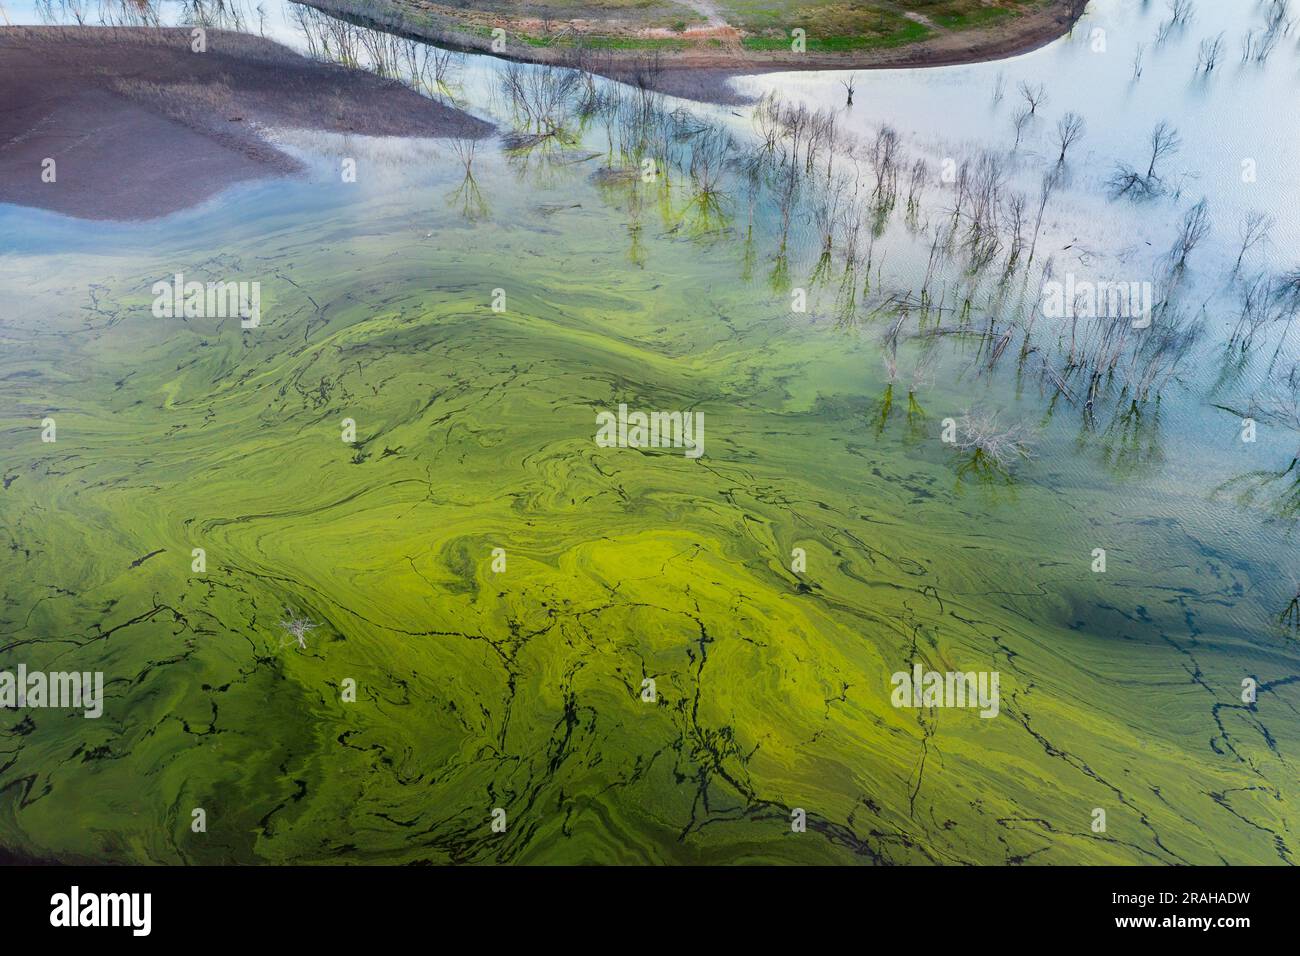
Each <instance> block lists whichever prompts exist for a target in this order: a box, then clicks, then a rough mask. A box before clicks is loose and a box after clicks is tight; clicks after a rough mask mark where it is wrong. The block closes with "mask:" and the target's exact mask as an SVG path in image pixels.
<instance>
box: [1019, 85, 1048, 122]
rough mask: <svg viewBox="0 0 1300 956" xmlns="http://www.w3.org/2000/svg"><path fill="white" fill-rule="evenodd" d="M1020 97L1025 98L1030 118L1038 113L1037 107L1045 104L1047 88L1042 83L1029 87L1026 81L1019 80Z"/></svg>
mask: <svg viewBox="0 0 1300 956" xmlns="http://www.w3.org/2000/svg"><path fill="white" fill-rule="evenodd" d="M1020 95H1021V96H1023V97H1024V98H1025V104H1026V105H1027V106H1028V107H1029V113H1030V115H1031V116H1032V115H1033V114H1034V113H1037V112H1038V107H1040V106H1042V105H1043V104H1044V103H1046V102H1047V87H1046V86H1044V85H1043V84H1042V83H1039V84H1038V85H1037V86H1031V85H1030V84H1029V81H1028V80H1021V81H1020Z"/></svg>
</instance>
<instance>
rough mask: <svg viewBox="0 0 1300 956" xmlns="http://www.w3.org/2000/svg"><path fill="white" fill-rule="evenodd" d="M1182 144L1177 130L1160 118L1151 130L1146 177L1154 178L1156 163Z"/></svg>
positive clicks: (1171, 153)
mask: <svg viewBox="0 0 1300 956" xmlns="http://www.w3.org/2000/svg"><path fill="white" fill-rule="evenodd" d="M1182 145H1183V140H1182V137H1180V136H1179V135H1178V130H1176V129H1175V128H1174V127H1172V126H1170V125H1169V123H1168V121H1166V120H1161V121H1160V122H1159V123H1157V124H1156V127H1155V129H1153V130H1152V131H1151V161H1150V162H1149V163H1148V164H1147V178H1148V179H1152V178H1155V176H1156V164H1157V163H1158V162H1160V161H1161V160H1162V159H1164V158H1165V157H1166V156H1172V155H1173V154H1174V153H1176V152H1178V150H1179V149H1181V148H1182Z"/></svg>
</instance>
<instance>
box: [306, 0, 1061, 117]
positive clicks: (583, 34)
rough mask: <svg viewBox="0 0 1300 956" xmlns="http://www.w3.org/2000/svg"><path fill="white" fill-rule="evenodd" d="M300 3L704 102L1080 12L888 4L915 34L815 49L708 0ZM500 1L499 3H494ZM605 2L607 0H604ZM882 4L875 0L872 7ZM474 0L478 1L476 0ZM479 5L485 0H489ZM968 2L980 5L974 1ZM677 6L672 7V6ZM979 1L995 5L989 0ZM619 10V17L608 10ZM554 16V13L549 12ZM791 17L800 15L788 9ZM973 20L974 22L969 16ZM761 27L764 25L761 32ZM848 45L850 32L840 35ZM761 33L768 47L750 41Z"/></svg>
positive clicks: (1041, 6) (1057, 33) (943, 49)
mask: <svg viewBox="0 0 1300 956" xmlns="http://www.w3.org/2000/svg"><path fill="white" fill-rule="evenodd" d="M298 2H300V3H303V4H304V5H306V6H311V7H315V8H317V9H319V10H322V11H325V12H326V13H329V14H332V15H334V16H337V17H340V18H342V19H345V20H349V21H351V22H354V23H359V24H363V25H368V26H375V27H378V28H380V29H384V30H388V31H390V32H393V33H397V34H400V35H404V36H409V37H415V38H419V39H425V40H430V41H432V42H435V43H438V44H441V45H443V46H450V47H454V48H458V49H464V50H472V51H475V52H480V53H493V52H495V53H496V54H497V55H500V56H503V57H506V58H509V59H516V60H524V61H527V62H534V63H557V64H562V65H568V66H578V67H581V68H583V69H587V70H590V71H592V72H595V73H601V74H604V75H606V76H610V77H613V78H614V79H622V80H627V81H629V82H637V83H641V84H643V85H647V86H651V87H653V88H655V89H658V90H661V91H662V92H665V93H670V94H672V95H675V96H684V97H687V98H691V99H699V100H706V101H712V102H742V100H740V99H738V98H737V97H736V95H735V94H734V93H732V92H731V91H730V90H729V88H728V87H727V84H726V79H727V78H729V77H731V76H739V75H742V74H747V73H764V72H771V71H774V70H869V69H889V68H898V67H926V66H951V65H954V64H959V63H975V62H982V61H986V60H996V59H1001V58H1003V57H1008V56H1016V55H1018V54H1021V53H1027V52H1029V51H1031V50H1035V49H1037V48H1038V47H1041V46H1045V45H1046V44H1048V43H1050V42H1052V41H1053V40H1056V39H1058V38H1059V37H1061V36H1064V35H1065V34H1066V33H1068V32H1069V31H1070V29H1071V28H1072V27H1073V25H1074V23H1075V21H1077V20H1078V19H1079V17H1080V16H1082V14H1083V10H1084V7H1085V6H1086V3H1085V2H1084V0H1014V2H1013V0H1006V2H1013V5H1012V6H1009V7H1004V8H997V9H998V11H999V12H1002V13H1004V14H1005V15H1002V16H999V17H997V18H993V19H990V20H989V21H988V23H987V24H986V25H983V26H979V25H975V26H963V27H960V28H956V27H947V26H944V25H943V22H941V21H938V20H932V19H930V18H929V17H927V16H925V15H924V14H922V13H914V12H910V9H909V10H908V11H907V12H904V10H905V8H912V7H916V8H918V9H928V8H927V7H926V6H925V5H924V4H917V3H911V4H906V3H894V4H883V6H886V7H890V8H896V9H894V13H895V14H896V15H897V16H899V17H902V19H901V20H899V21H898V22H901V23H903V24H905V25H907V26H909V27H914V28H916V35H917V36H918V37H919V39H915V40H908V39H907V36H908V34H907V33H906V31H904V32H901V33H900V34H899V39H898V42H894V40H892V39H883V40H882V41H881V42H880V43H879V45H864V46H860V47H854V48H852V49H846V50H844V51H843V52H839V51H826V50H821V49H817V47H818V38H817V33H816V29H815V28H814V29H811V30H808V31H807V34H808V35H807V52H802V53H795V52H793V51H792V50H791V49H790V46H789V41H788V39H782V40H773V39H772V38H771V37H770V36H763V37H759V36H757V35H754V34H749V33H747V31H746V30H745V29H743V28H740V27H735V26H732V25H730V24H727V23H726V22H725V21H722V20H721V18H720V17H719V16H717V15H716V13H717V7H716V6H715V4H714V3H713V2H712V0H681V2H683V3H685V4H686V6H688V7H692V8H695V9H701V10H709V11H711V12H712V13H713V14H714V16H712V18H711V21H710V24H709V25H707V26H703V27H698V26H689V27H687V28H685V29H684V30H681V31H677V30H669V29H664V28H651V27H646V26H645V25H644V24H643V23H642V22H641V21H643V20H645V16H643V15H639V14H638V13H637V6H636V5H633V6H630V7H629V6H626V5H623V6H622V7H620V8H619V10H618V11H615V10H613V9H609V10H607V11H606V12H605V14H604V16H603V17H599V18H598V17H597V16H596V15H595V14H593V15H592V16H591V17H589V18H586V19H563V17H562V16H560V15H558V14H556V13H554V12H548V8H547V7H546V5H545V4H542V3H527V2H525V3H522V4H510V7H511V8H512V10H513V11H514V12H513V13H511V14H506V13H502V12H493V11H491V10H479V9H475V10H471V9H467V8H465V7H463V6H456V5H454V4H455V2H456V0H450V2H448V0H444V2H443V3H436V2H433V0H298ZM496 5H497V6H500V4H496ZM607 5H608V4H607ZM881 5H882V4H879V3H878V4H877V6H881ZM476 6H477V5H476ZM483 6H486V7H492V6H493V2H491V0H489V2H485V3H484V4H483ZM975 6H977V7H978V6H979V4H976V5H975ZM679 9H680V8H679ZM988 9H990V10H992V9H994V7H993V5H992V3H991V0H990V3H989V4H988ZM619 15H622V16H623V19H617V17H618V16H619ZM557 16H558V17H559V18H555V17H557ZM790 22H791V24H792V25H797V24H799V23H802V22H805V21H804V20H801V19H800V18H799V17H798V16H797V15H791V20H790ZM972 22H975V23H978V22H980V21H978V20H974V21H972ZM496 28H500V29H503V30H505V31H506V32H505V49H504V50H503V51H501V50H497V51H494V50H493V48H492V43H493V40H492V31H493V30H494V29H496ZM769 32H770V31H769ZM838 39H839V40H846V41H848V42H849V43H850V44H851V43H852V42H853V40H854V38H853V37H839V38H838ZM756 42H761V43H762V44H763V45H764V46H770V47H771V48H770V49H768V48H762V49H755V48H753V44H754V43H756Z"/></svg>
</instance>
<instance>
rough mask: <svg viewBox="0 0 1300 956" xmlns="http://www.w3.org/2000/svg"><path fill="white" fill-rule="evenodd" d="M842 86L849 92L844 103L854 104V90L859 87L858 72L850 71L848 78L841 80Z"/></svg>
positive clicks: (846, 104)
mask: <svg viewBox="0 0 1300 956" xmlns="http://www.w3.org/2000/svg"><path fill="white" fill-rule="evenodd" d="M840 86H842V87H844V92H845V93H846V94H847V101H846V102H845V104H844V105H845V106H852V105H853V92H854V90H856V89H857V88H858V74H856V73H850V74H849V78H848V79H847V80H840Z"/></svg>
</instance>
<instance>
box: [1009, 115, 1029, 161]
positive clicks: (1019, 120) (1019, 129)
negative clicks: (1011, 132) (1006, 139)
mask: <svg viewBox="0 0 1300 956" xmlns="http://www.w3.org/2000/svg"><path fill="white" fill-rule="evenodd" d="M1031 116H1033V113H1032V111H1031V110H1030V109H1029V107H1028V106H1022V107H1021V108H1020V109H1018V110H1016V113H1015V115H1014V116H1012V117H1011V125H1012V127H1013V128H1014V129H1015V131H1016V142H1015V144H1014V145H1013V146H1012V147H1011V151H1012V152H1015V151H1016V150H1018V149H1019V148H1020V140H1021V138H1022V137H1023V136H1024V135H1025V127H1026V126H1028V125H1029V119H1030V117H1031Z"/></svg>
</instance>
